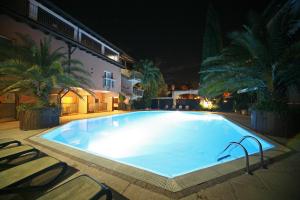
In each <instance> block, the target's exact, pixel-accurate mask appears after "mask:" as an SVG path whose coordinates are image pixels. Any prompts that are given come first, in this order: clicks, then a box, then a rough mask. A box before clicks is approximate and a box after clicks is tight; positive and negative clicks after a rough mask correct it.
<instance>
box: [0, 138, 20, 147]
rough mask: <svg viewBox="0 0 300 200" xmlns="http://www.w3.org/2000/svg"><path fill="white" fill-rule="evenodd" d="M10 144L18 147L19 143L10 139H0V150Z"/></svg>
mask: <svg viewBox="0 0 300 200" xmlns="http://www.w3.org/2000/svg"><path fill="white" fill-rule="evenodd" d="M11 144H16V145H17V146H20V145H21V142H20V141H18V140H15V139H11V138H3V139H0V148H3V147H6V146H8V145H11Z"/></svg>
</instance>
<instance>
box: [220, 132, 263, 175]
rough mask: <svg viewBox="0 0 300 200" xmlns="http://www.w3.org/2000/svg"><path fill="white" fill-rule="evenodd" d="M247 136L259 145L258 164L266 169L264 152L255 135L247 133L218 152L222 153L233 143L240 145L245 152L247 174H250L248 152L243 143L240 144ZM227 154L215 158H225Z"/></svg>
mask: <svg viewBox="0 0 300 200" xmlns="http://www.w3.org/2000/svg"><path fill="white" fill-rule="evenodd" d="M248 138H250V139H253V140H254V141H256V143H257V144H258V146H259V154H260V165H261V167H262V168H264V169H266V168H267V167H266V165H265V163H264V153H263V149H262V145H261V142H260V141H259V140H258V139H257V138H255V137H253V136H251V135H247V136H244V137H242V139H241V140H240V141H239V142H230V143H229V144H228V146H227V147H226V148H225V149H224V150H223V151H222V152H221V153H220V154H223V153H224V152H225V151H226V150H227V149H228V148H229V147H230V146H231V145H234V144H235V145H237V146H239V147H241V148H242V149H243V151H244V153H245V158H246V171H247V174H252V173H251V171H250V166H249V154H248V151H247V149H246V148H245V147H244V145H242V144H241V143H242V142H243V141H244V140H245V139H248ZM229 156H230V155H226V156H223V157H220V158H218V159H217V160H218V161H220V160H222V159H224V158H227V157H229Z"/></svg>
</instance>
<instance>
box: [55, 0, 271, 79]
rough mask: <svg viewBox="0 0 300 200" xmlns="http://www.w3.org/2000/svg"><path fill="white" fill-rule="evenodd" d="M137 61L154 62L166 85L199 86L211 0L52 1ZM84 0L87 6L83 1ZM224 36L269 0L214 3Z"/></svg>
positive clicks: (232, 0) (215, 0) (231, 0)
mask: <svg viewBox="0 0 300 200" xmlns="http://www.w3.org/2000/svg"><path fill="white" fill-rule="evenodd" d="M51 1H52V2H53V3H54V4H55V5H57V6H58V7H60V8H61V9H63V10H64V11H65V12H67V13H68V14H70V15H71V16H73V17H74V18H76V19H77V20H79V21H81V22H82V23H83V24H85V25H86V26H88V27H90V28H91V29H93V30H94V31H95V32H97V33H99V34H100V35H101V36H103V37H104V38H106V39H107V40H109V41H110V42H111V43H113V44H115V45H116V46H118V47H119V48H121V49H123V50H124V51H125V52H127V53H128V54H129V55H131V56H132V57H134V58H135V59H137V60H138V59H144V58H148V59H152V60H155V61H156V62H158V63H160V65H159V67H160V68H161V71H162V72H163V74H164V77H165V80H166V81H167V83H169V84H170V83H176V84H185V83H190V82H197V81H198V78H199V74H198V72H199V69H200V62H201V49H202V36H203V31H204V24H205V15H206V8H207V4H208V1H207V0H204V1H200V0H198V1H189V0H179V1H176V0H173V1H167V0H160V1H155V0H151V1H143V0H136V1H130V0H112V1H110V0H106V1H104V0H101V1H91V0H84V1H67V0H51ZM83 2H84V3H83ZM211 2H212V3H213V5H214V7H215V9H216V10H217V12H218V14H219V18H220V23H221V27H222V31H223V32H224V35H225V34H226V33H227V32H230V31H233V30H236V29H240V28H241V25H242V24H244V23H246V18H247V13H248V11H250V10H252V11H256V12H261V11H262V10H263V9H264V8H265V7H266V5H267V4H268V3H269V1H268V0H251V1H249V0H212V1H211Z"/></svg>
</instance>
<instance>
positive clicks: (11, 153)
mask: <svg viewBox="0 0 300 200" xmlns="http://www.w3.org/2000/svg"><path fill="white" fill-rule="evenodd" d="M29 154H33V156H31V157H30V159H33V158H35V157H37V156H38V155H39V150H37V149H35V148H33V147H31V146H28V145H21V146H16V147H11V148H3V149H0V165H5V164H8V163H9V162H11V161H13V160H16V159H17V158H21V157H23V156H25V155H29ZM4 160H5V162H3V161H4ZM27 160H28V159H24V160H22V162H24V161H27Z"/></svg>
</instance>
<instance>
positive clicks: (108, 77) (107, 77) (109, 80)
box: [103, 71, 115, 89]
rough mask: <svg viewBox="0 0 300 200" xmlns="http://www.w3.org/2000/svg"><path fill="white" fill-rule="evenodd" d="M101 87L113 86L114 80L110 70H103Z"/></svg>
mask: <svg viewBox="0 0 300 200" xmlns="http://www.w3.org/2000/svg"><path fill="white" fill-rule="evenodd" d="M103 87H104V88H106V89H111V88H114V87H115V80H114V79H113V73H112V72H108V71H104V76H103Z"/></svg>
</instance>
